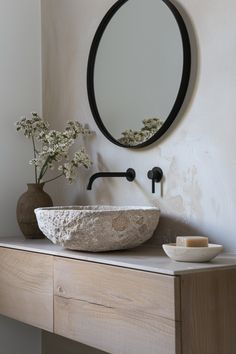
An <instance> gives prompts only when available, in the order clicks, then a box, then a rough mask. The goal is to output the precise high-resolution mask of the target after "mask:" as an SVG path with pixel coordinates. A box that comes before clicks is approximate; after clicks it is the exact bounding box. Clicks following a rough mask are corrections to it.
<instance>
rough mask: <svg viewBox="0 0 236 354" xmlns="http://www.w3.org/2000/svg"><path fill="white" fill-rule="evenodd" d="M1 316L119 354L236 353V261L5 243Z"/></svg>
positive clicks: (0, 247) (0, 262)
mask: <svg viewBox="0 0 236 354" xmlns="http://www.w3.org/2000/svg"><path fill="white" fill-rule="evenodd" d="M0 267H1V271H0V284H1V286H0V314H2V315H5V316H8V317H10V318H13V319H16V320H18V321H22V322H24V323H27V324H30V325H32V326H35V327H38V328H41V329H43V330H46V331H49V332H52V333H56V334H58V335H61V336H64V337H66V338H69V339H72V340H75V341H78V342H81V343H84V344H87V345H89V346H92V347H95V348H98V349H100V350H103V351H105V352H108V353H114V354H128V353H129V354H144V353H147V354H235V353H236V337H235V333H236V305H235V304H236V257H233V256H232V257H230V256H226V255H225V256H221V257H218V258H217V259H215V260H214V261H213V262H211V263H208V264H207V263H206V264H190V263H188V264H187V263H175V262H172V261H170V260H169V259H168V258H167V257H166V256H164V254H163V253H162V251H161V250H154V249H145V248H139V249H136V250H133V251H124V252H116V253H109V254H90V253H80V252H73V251H68V250H63V249H62V248H60V247H57V246H54V245H52V244H50V243H49V242H48V241H46V240H40V241H21V240H13V239H10V240H9V239H8V240H1V242H0Z"/></svg>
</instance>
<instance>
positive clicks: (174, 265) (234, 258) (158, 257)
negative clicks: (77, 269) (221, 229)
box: [0, 237, 236, 275]
mask: <svg viewBox="0 0 236 354" xmlns="http://www.w3.org/2000/svg"><path fill="white" fill-rule="evenodd" d="M0 247H4V248H11V249H17V250H22V251H27V252H36V253H41V254H48V255H53V256H57V257H64V258H70V259H77V260H81V261H87V262H94V263H101V264H107V265H112V266H117V267H123V268H129V269H136V270H142V271H147V272H153V273H160V274H166V275H181V274H186V273H194V272H204V271H209V270H216V269H229V268H236V254H227V253H225V254H224V253H223V254H221V255H219V256H217V257H216V258H215V259H213V260H212V261H211V262H208V263H183V262H174V261H172V260H171V259H169V258H168V257H167V256H166V255H165V254H164V252H163V251H162V249H160V248H148V247H144V246H141V247H138V248H135V249H133V250H125V251H116V252H108V253H87V252H78V251H71V250H67V249H64V248H62V247H60V246H56V245H53V244H52V243H51V242H50V241H49V240H47V239H45V240H25V239H23V238H21V237H18V238H12V237H8V238H0Z"/></svg>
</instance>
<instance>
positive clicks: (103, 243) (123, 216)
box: [35, 205, 160, 252]
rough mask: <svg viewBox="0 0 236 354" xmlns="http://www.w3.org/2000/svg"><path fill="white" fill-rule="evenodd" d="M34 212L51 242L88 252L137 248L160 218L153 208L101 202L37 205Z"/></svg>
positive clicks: (152, 231)
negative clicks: (112, 204)
mask: <svg viewBox="0 0 236 354" xmlns="http://www.w3.org/2000/svg"><path fill="white" fill-rule="evenodd" d="M35 214H36V217H37V221H38V225H39V228H40V230H41V231H42V232H43V234H44V235H45V236H46V237H47V238H48V239H49V240H51V241H52V242H53V243H54V244H58V245H61V246H63V247H65V248H69V249H72V250H78V251H88V252H105V251H115V250H122V249H128V248H133V247H137V246H139V245H141V244H142V243H143V242H145V241H147V240H148V239H150V238H151V237H152V235H153V233H154V231H155V229H156V227H157V225H158V222H159V217H160V211H159V209H157V208H154V207H133V206H132V207H127V206H124V207H123V206H119V207H118V206H101V205H99V206H73V207H50V208H38V209H35Z"/></svg>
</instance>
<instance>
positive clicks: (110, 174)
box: [87, 168, 136, 191]
mask: <svg viewBox="0 0 236 354" xmlns="http://www.w3.org/2000/svg"><path fill="white" fill-rule="evenodd" d="M102 177H125V178H126V179H127V181H129V182H133V181H134V180H135V177H136V173H135V171H134V170H133V169H132V168H128V170H127V171H126V172H98V173H95V174H94V175H92V176H91V177H90V179H89V183H88V186H87V190H89V191H91V190H92V186H93V182H94V181H95V180H96V179H97V178H102Z"/></svg>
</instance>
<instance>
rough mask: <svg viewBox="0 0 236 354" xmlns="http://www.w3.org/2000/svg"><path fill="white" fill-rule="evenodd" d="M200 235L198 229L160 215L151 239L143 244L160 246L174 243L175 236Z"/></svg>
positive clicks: (200, 232)
mask: <svg viewBox="0 0 236 354" xmlns="http://www.w3.org/2000/svg"><path fill="white" fill-rule="evenodd" d="M202 234H203V232H202V231H201V229H200V228H196V227H194V226H192V225H189V224H187V223H184V222H183V221H180V220H178V219H174V218H171V217H170V216H167V215H161V217H160V222H159V225H158V227H157V229H156V231H155V233H154V235H153V237H152V238H151V239H150V240H149V241H147V242H146V243H145V246H150V247H154V246H161V245H162V244H164V243H175V240H176V237H177V236H199V235H202ZM204 236H207V235H204Z"/></svg>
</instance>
